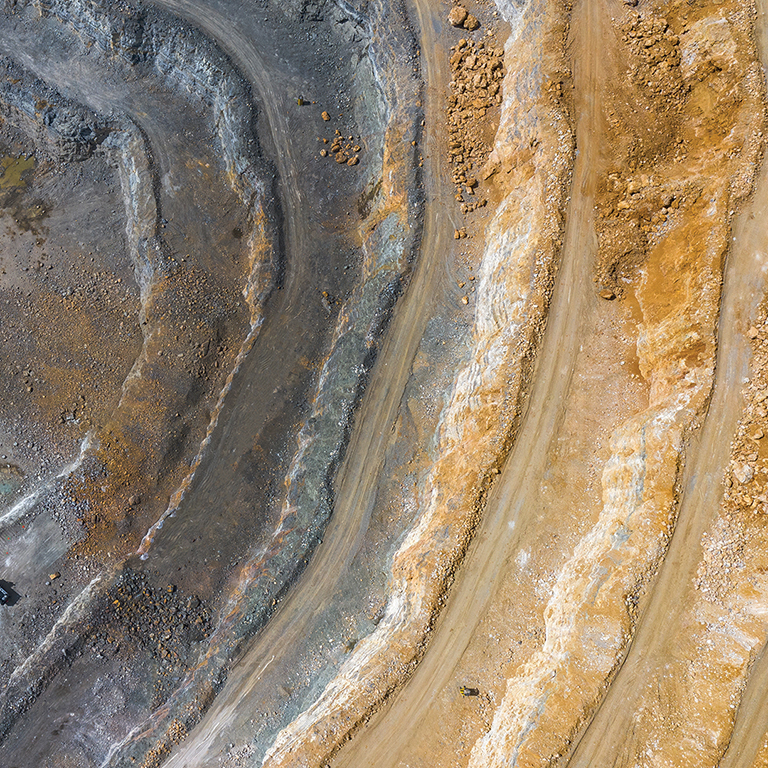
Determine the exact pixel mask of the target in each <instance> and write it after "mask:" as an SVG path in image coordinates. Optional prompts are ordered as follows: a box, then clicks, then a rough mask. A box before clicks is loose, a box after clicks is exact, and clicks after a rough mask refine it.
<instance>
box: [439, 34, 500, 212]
mask: <svg viewBox="0 0 768 768" xmlns="http://www.w3.org/2000/svg"><path fill="white" fill-rule="evenodd" d="M451 50H452V51H453V54H452V56H451V73H452V78H451V84H450V88H451V92H450V94H449V96H448V131H449V152H448V159H449V160H450V161H451V164H452V166H453V175H452V181H453V183H454V184H455V185H456V201H457V202H458V203H459V206H460V209H461V212H462V213H471V212H472V211H475V210H477V209H478V208H483V207H484V206H485V205H486V204H487V203H488V200H487V199H486V198H485V197H483V196H482V195H481V194H479V189H478V179H477V177H476V175H474V174H476V173H477V171H478V170H479V169H480V168H481V167H482V166H483V165H484V164H485V162H486V160H487V159H488V155H489V153H490V149H491V147H490V145H489V141H488V137H487V135H486V133H485V132H484V130H483V129H484V125H485V121H486V120H487V117H486V116H487V114H488V111H489V110H490V109H491V108H493V107H495V106H497V105H498V104H500V103H501V92H500V91H501V81H502V80H503V78H504V51H503V49H502V48H500V47H498V48H497V47H495V46H494V45H491V44H490V43H484V42H482V41H480V42H478V43H475V42H474V41H472V40H465V39H462V40H460V41H459V42H458V44H457V45H455V46H454V47H453V48H451Z"/></svg>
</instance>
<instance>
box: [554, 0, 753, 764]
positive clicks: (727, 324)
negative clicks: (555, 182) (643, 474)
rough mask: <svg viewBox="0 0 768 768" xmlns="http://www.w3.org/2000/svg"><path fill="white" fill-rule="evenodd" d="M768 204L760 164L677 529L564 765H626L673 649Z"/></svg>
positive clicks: (737, 755)
mask: <svg viewBox="0 0 768 768" xmlns="http://www.w3.org/2000/svg"><path fill="white" fill-rule="evenodd" d="M759 6H760V15H759V18H758V26H757V31H758V43H759V47H760V53H761V56H762V59H763V63H764V65H765V62H766V58H765V57H766V52H768V4H767V3H766V2H765V1H764V0H761V2H760V3H759ZM767 205H768V167H766V165H763V168H762V171H761V173H760V175H759V177H758V179H757V182H756V189H755V192H754V196H753V198H752V199H751V201H750V203H749V205H748V206H747V207H746V208H745V209H744V210H743V211H742V212H741V213H740V214H739V216H738V217H737V218H736V220H735V221H734V229H733V235H734V239H733V246H732V249H731V253H730V255H729V257H728V264H727V267H726V271H725V279H724V283H723V295H722V308H721V315H720V321H719V331H718V354H717V369H716V378H715V386H714V392H713V396H712V402H711V405H710V407H709V411H708V413H707V416H706V420H705V422H704V426H703V428H702V429H701V430H700V432H699V433H698V435H697V436H696V438H695V439H694V440H693V441H692V443H691V445H690V447H689V449H688V458H687V462H686V467H685V473H684V477H683V482H682V483H681V487H682V488H683V493H682V496H681V500H680V510H679V517H678V522H677V526H676V528H675V533H674V536H673V538H672V541H671V543H670V546H669V550H668V553H667V555H666V557H665V559H664V562H663V564H662V566H661V569H660V572H659V575H658V577H657V580H656V582H655V584H654V585H653V588H652V595H651V599H650V602H649V604H648V608H647V610H646V611H645V614H644V615H643V616H642V618H641V620H640V621H639V623H638V626H637V630H636V632H635V636H634V638H633V640H632V644H631V646H630V648H629V652H628V654H627V657H626V659H625V661H624V663H623V664H622V667H621V669H620V671H619V672H618V674H617V675H616V677H615V679H614V681H613V683H612V685H611V687H610V689H609V691H608V694H607V695H606V697H605V700H604V701H603V703H602V706H601V707H600V710H599V711H598V712H597V714H596V715H595V717H594V719H593V721H592V723H591V724H590V726H589V728H588V729H587V730H586V732H585V734H584V736H583V737H582V739H581V742H580V743H579V745H578V747H577V749H576V750H575V752H574V755H573V757H572V759H571V761H570V763H569V765H571V766H573V767H574V768H577V767H578V768H586V767H587V766H594V765H612V764H614V762H613V761H615V760H619V762H617V763H615V764H617V765H623V763H621V762H620V759H619V756H620V755H621V754H622V745H623V744H624V742H625V740H626V738H627V735H628V732H629V723H630V721H631V718H632V716H633V715H634V714H635V708H634V706H633V703H635V702H636V701H637V698H638V697H639V696H640V694H641V693H642V691H643V689H644V687H645V685H646V684H647V682H648V680H649V677H650V675H651V674H652V673H653V671H654V670H655V669H656V668H657V665H659V664H663V660H664V658H665V655H666V654H669V653H670V652H671V651H672V649H673V648H674V639H673V638H674V636H675V633H676V632H677V631H679V630H680V627H679V625H678V623H677V622H676V621H675V618H676V616H677V614H678V609H679V606H680V605H681V604H682V602H683V600H684V597H685V596H686V595H687V594H689V592H690V590H691V588H692V585H693V580H694V577H695V575H696V570H697V568H698V565H699V563H700V561H701V555H702V547H701V539H702V534H703V533H704V532H705V531H706V530H707V529H708V528H709V527H710V526H711V524H712V521H713V520H714V518H715V516H716V515H717V512H718V507H719V504H720V500H721V497H722V491H723V486H722V478H723V473H724V471H725V468H726V466H727V464H728V459H729V453H730V443H731V440H732V438H733V436H734V434H735V430H736V423H737V420H738V418H739V416H740V414H741V409H742V405H743V399H742V394H741V384H742V383H743V382H744V381H745V380H746V378H747V377H748V376H749V363H750V349H749V342H748V339H747V336H746V330H747V329H748V328H749V327H750V325H751V323H752V321H753V319H754V316H755V310H756V308H757V305H758V303H759V302H760V300H761V298H762V296H763V292H764V291H765V289H766V281H765V273H766V264H768V235H767V234H766V231H765V228H764V226H763V225H762V224H761V223H760V222H761V221H763V220H764V217H765V209H766V206H767ZM766 675H768V659H767V658H766V654H765V653H763V655H762V657H761V658H760V660H759V661H758V662H757V664H756V667H755V670H754V672H753V676H752V678H751V680H750V683H749V685H748V688H747V692H746V694H745V697H744V699H743V701H742V703H741V705H740V709H739V715H738V719H737V722H736V727H735V730H734V734H733V740H732V744H731V747H729V750H728V752H727V753H726V756H725V759H724V761H723V763H721V765H723V766H728V768H731V767H733V768H735V766H737V765H739V766H740V765H748V764H749V759H751V757H753V756H754V754H755V752H756V751H757V749H758V747H759V742H760V740H762V738H763V736H764V723H765V712H766V708H765V699H764V695H763V694H764V690H765V689H764V685H763V683H764V681H765V679H766ZM758 724H759V725H758ZM750 753H751V754H750ZM748 758H749V759H748Z"/></svg>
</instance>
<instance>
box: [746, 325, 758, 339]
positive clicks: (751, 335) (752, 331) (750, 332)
mask: <svg viewBox="0 0 768 768" xmlns="http://www.w3.org/2000/svg"><path fill="white" fill-rule="evenodd" d="M758 333H759V331H758V330H757V328H755V326H754V325H753V326H752V327H751V328H750V329H749V330H748V331H747V335H748V336H749V338H750V339H756V338H757V335H758Z"/></svg>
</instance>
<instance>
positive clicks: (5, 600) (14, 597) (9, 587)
mask: <svg viewBox="0 0 768 768" xmlns="http://www.w3.org/2000/svg"><path fill="white" fill-rule="evenodd" d="M15 583H16V582H13V581H5V580H4V579H0V603H2V604H3V605H7V606H13V605H16V603H18V602H19V600H21V595H20V594H19V593H18V592H17V591H16V590H15V589H14V588H13V587H14V584H15ZM3 592H5V593H7V595H8V596H7V597H6V596H5V595H4V594H3Z"/></svg>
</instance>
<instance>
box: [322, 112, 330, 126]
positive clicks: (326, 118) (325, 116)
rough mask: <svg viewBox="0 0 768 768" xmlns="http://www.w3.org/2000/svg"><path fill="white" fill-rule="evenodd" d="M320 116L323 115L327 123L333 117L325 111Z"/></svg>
mask: <svg viewBox="0 0 768 768" xmlns="http://www.w3.org/2000/svg"><path fill="white" fill-rule="evenodd" d="M320 117H322V118H323V120H325V122H326V123H327V122H329V121H330V119H331V116H330V115H329V114H328V113H327V112H323V113H322V114H321V115H320Z"/></svg>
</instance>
